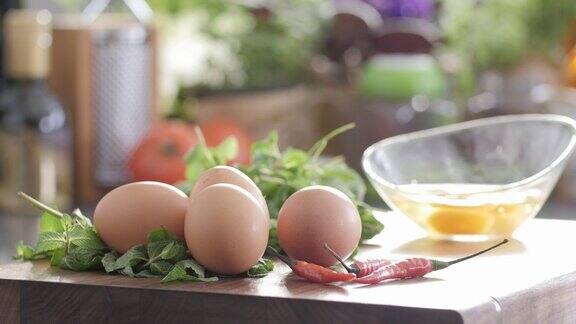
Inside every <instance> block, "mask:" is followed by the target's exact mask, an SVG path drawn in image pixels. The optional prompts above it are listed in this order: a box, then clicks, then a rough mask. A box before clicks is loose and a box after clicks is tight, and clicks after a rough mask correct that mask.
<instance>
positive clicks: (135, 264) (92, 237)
mask: <svg viewBox="0 0 576 324" xmlns="http://www.w3.org/2000/svg"><path fill="white" fill-rule="evenodd" d="M19 195H20V196H21V197H22V198H24V199H25V200H27V201H28V202H29V203H31V204H32V205H33V206H35V207H37V208H38V209H40V210H42V211H43V214H42V216H41V218H40V234H39V236H38V242H37V243H36V246H35V247H32V246H29V245H25V244H23V243H22V242H19V243H18V245H17V247H16V256H15V258H16V259H19V260H40V259H49V260H50V264H51V265H53V266H59V267H60V268H62V269H67V270H73V271H84V270H102V269H103V270H105V271H106V272H107V273H109V274H120V275H125V276H128V277H137V278H149V277H157V278H161V280H162V282H173V281H203V282H209V281H216V280H218V277H217V276H215V275H212V276H207V274H206V271H205V269H204V267H202V266H201V265H200V264H198V263H197V262H196V261H195V260H194V259H192V257H191V256H190V255H188V254H187V253H186V246H185V245H184V243H183V242H181V241H180V240H179V239H178V238H177V237H176V236H175V235H174V234H172V233H170V232H168V231H167V230H166V229H164V228H159V229H156V230H153V231H152V232H150V233H149V234H148V242H147V244H146V246H143V245H136V246H134V247H132V248H130V249H129V250H128V251H126V253H124V254H119V253H118V252H115V251H112V250H111V249H110V248H109V247H107V246H106V244H105V243H104V242H103V241H102V240H101V239H100V237H99V236H98V234H97V233H96V230H95V228H94V226H93V225H92V222H91V221H90V219H89V218H88V217H86V216H84V215H82V213H81V212H80V211H79V210H75V211H74V212H72V213H71V214H65V213H61V212H59V211H58V210H56V209H53V208H51V207H48V206H46V205H44V204H42V203H40V202H39V201H37V200H35V199H34V198H32V197H30V196H28V195H26V194H24V193H20V194H19ZM273 269H274V265H273V263H272V262H271V261H270V260H266V259H262V260H260V261H259V262H258V263H257V264H256V265H255V266H254V267H252V268H251V269H250V270H248V271H247V272H246V273H245V276H247V277H263V276H266V275H267V274H268V273H269V272H270V271H272V270H273Z"/></svg>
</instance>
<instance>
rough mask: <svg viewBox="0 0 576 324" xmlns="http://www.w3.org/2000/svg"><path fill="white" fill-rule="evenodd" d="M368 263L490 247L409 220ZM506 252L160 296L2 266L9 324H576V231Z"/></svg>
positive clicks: (382, 239)
mask: <svg viewBox="0 0 576 324" xmlns="http://www.w3.org/2000/svg"><path fill="white" fill-rule="evenodd" d="M379 217H380V218H381V220H382V221H383V222H384V223H385V225H386V229H385V230H384V232H383V233H382V234H381V235H379V236H378V237H377V238H375V239H373V240H372V241H371V242H369V244H366V245H364V246H363V247H362V249H361V252H360V257H361V258H363V257H367V258H375V257H389V258H401V257H404V256H427V257H435V258H438V259H443V260H448V259H452V258H456V257H459V256H463V255H465V254H468V253H471V252H474V251H477V250H479V249H482V248H484V247H487V246H488V245H490V244H492V243H493V242H488V243H486V242H485V243H453V242H439V241H432V240H429V239H426V238H425V235H424V232H423V231H422V230H421V229H419V228H418V227H417V226H416V225H414V224H412V223H411V222H410V221H408V220H406V219H404V218H403V217H402V216H399V215H396V214H393V213H380V214H379ZM514 237H515V239H514V240H512V241H511V242H510V243H509V244H507V245H505V246H504V247H502V248H500V249H498V250H495V251H492V252H490V253H489V254H486V255H484V256H481V257H479V258H477V259H472V260H470V261H467V262H464V263H461V264H458V265H454V266H453V267H450V268H447V269H444V270H441V271H438V272H435V273H431V274H429V275H428V276H427V277H426V278H421V279H411V280H405V281H399V282H390V283H385V284H380V285H376V286H360V285H356V284H348V285H321V284H313V283H308V282H304V281H302V280H300V279H298V278H296V277H294V276H293V275H291V274H290V270H289V268H288V267H286V266H284V265H283V264H280V263H277V264H276V265H277V268H276V270H275V271H274V272H273V273H272V274H270V275H269V276H267V277H266V278H262V279H222V280H220V281H218V282H215V283H177V284H161V283H160V282H159V281H158V280H157V279H131V278H126V277H121V276H109V275H105V274H102V273H79V272H70V271H64V270H59V269H57V268H51V267H50V266H49V265H48V264H47V263H45V262H34V263H31V262H22V263H12V264H7V265H3V266H0V323H17V322H23V323H52V322H55V323H68V322H69V323H88V322H90V323H94V322H96V323H98V322H113V323H131V322H138V323H200V322H210V323H212V322H216V323H219V322H223V323H244V322H246V323H266V322H287V323H321V322H330V323H338V322H353V323H392V322H393V323H462V322H465V323H575V322H576V255H575V253H574V252H573V251H574V247H575V246H576V221H566V220H543V219H535V220H532V221H529V222H527V223H526V224H525V225H524V226H522V227H521V228H520V229H519V230H518V231H517V232H516V234H515V236H514Z"/></svg>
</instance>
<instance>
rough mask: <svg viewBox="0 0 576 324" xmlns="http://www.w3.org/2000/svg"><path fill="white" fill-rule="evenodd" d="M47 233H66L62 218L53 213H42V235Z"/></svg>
mask: <svg viewBox="0 0 576 324" xmlns="http://www.w3.org/2000/svg"><path fill="white" fill-rule="evenodd" d="M46 232H57V233H62V232H64V224H63V223H62V218H61V217H58V216H56V215H54V214H51V213H46V212H44V213H42V216H41V217H40V233H46Z"/></svg>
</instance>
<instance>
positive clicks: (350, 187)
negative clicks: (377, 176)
mask: <svg viewBox="0 0 576 324" xmlns="http://www.w3.org/2000/svg"><path fill="white" fill-rule="evenodd" d="M314 173H315V174H316V179H317V180H315V182H317V183H318V184H322V185H325V186H330V187H333V188H336V189H338V190H340V191H342V192H343V193H344V194H346V195H347V196H348V197H350V199H352V200H353V201H363V200H364V195H365V194H366V184H365V183H364V179H363V178H362V176H360V174H358V172H356V171H354V170H353V169H350V168H349V167H348V166H347V165H346V163H344V161H343V160H332V161H330V162H328V163H322V164H320V165H318V169H317V170H316V171H315V172H314Z"/></svg>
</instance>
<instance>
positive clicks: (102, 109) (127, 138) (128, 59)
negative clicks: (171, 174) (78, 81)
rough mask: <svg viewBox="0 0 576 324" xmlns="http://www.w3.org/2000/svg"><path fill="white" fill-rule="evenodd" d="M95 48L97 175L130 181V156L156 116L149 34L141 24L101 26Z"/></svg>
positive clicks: (104, 180) (107, 183) (112, 182)
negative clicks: (103, 28) (152, 91)
mask: <svg viewBox="0 0 576 324" xmlns="http://www.w3.org/2000/svg"><path fill="white" fill-rule="evenodd" d="M93 53H94V58H93V59H94V65H93V71H92V77H93V85H94V89H93V94H94V96H93V98H92V100H94V102H93V104H94V105H93V107H94V108H95V110H94V122H95V125H94V138H95V143H94V145H95V146H94V148H95V149H94V151H93V154H94V155H93V162H94V180H95V181H96V183H97V184H98V185H99V186H102V187H112V186H117V185H119V184H122V183H125V182H127V181H128V180H129V177H130V175H129V171H128V159H129V157H130V154H131V153H132V151H133V150H134V149H135V147H136V145H137V144H138V143H139V142H140V140H141V139H142V137H143V136H144V135H145V134H146V132H147V131H148V129H149V127H150V124H151V121H152V112H151V110H150V109H149V107H150V101H151V93H150V89H152V86H151V79H152V75H151V74H152V69H151V68H150V66H151V65H152V47H151V43H150V35H149V33H148V30H147V29H146V28H145V27H143V26H141V25H128V26H123V27H118V28H114V29H105V30H97V31H95V32H94V37H93Z"/></svg>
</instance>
